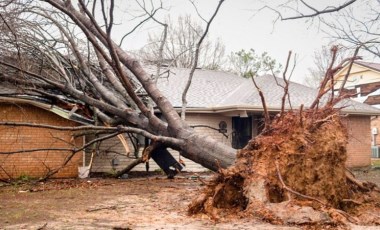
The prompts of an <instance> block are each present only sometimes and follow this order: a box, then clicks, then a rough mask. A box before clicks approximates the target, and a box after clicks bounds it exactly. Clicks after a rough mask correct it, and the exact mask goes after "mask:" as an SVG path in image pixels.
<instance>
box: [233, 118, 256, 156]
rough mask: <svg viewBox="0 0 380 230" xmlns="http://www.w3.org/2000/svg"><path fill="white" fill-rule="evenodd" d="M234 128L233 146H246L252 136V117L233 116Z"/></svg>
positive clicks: (238, 147) (239, 147) (237, 147)
mask: <svg viewBox="0 0 380 230" xmlns="http://www.w3.org/2000/svg"><path fill="white" fill-rule="evenodd" d="M232 130H233V132H232V148H235V149H241V148H244V146H246V145H247V143H248V141H249V140H251V138H252V118H251V117H232Z"/></svg>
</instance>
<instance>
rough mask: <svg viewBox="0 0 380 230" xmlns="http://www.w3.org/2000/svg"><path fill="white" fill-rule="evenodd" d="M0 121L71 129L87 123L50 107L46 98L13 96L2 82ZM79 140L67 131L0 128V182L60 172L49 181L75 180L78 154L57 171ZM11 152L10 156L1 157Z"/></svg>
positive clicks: (11, 88) (79, 163)
mask: <svg viewBox="0 0 380 230" xmlns="http://www.w3.org/2000/svg"><path fill="white" fill-rule="evenodd" d="M0 121H1V122H23V123H30V124H41V123H42V124H46V125H51V126H57V127H68V126H69V127H73V126H77V125H79V124H81V123H82V124H83V123H88V122H90V120H89V119H87V118H85V117H83V116H80V115H78V114H75V113H74V114H70V111H68V110H65V109H62V108H60V107H58V106H56V105H54V104H52V103H51V102H50V101H49V100H47V99H46V98H41V97H39V96H34V95H32V94H24V93H20V92H17V90H16V89H13V87H11V86H10V85H8V84H7V83H6V82H2V84H1V86H0ZM83 141H84V140H83V137H79V138H73V135H72V132H71V131H60V130H52V129H46V128H38V127H25V126H19V127H15V126H0V146H1V150H0V152H1V153H2V154H0V179H5V180H7V179H16V178H26V177H27V178H40V177H44V176H45V175H47V174H48V173H49V172H52V171H53V170H56V169H60V170H59V171H58V173H56V174H55V175H53V177H59V178H65V177H66V178H68V177H77V176H78V166H80V165H82V162H83V156H84V155H83V152H82V151H80V152H78V153H77V154H75V155H74V157H73V158H72V159H71V160H70V161H69V162H68V164H67V165H66V166H64V167H63V168H61V166H62V164H63V162H64V161H65V160H66V159H67V158H68V157H69V156H70V155H71V151H70V149H73V148H74V147H80V146H82V145H83ZM10 152H14V153H13V154H4V153H10Z"/></svg>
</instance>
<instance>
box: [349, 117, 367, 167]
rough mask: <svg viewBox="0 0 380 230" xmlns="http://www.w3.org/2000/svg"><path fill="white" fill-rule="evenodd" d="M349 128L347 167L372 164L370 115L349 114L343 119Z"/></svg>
mask: <svg viewBox="0 0 380 230" xmlns="http://www.w3.org/2000/svg"><path fill="white" fill-rule="evenodd" d="M343 122H344V123H345V125H346V127H347V129H348V135H349V137H348V145H347V154H348V157H347V167H350V168H356V167H368V166H370V165H371V120H370V117H369V116H348V117H347V118H345V119H344V120H343Z"/></svg>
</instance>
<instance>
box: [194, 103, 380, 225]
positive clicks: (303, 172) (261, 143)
mask: <svg viewBox="0 0 380 230" xmlns="http://www.w3.org/2000/svg"><path fill="white" fill-rule="evenodd" d="M347 139H348V135H347V130H346V128H345V126H344V125H343V124H342V122H341V119H340V115H339V111H335V110H333V109H323V110H322V109H320V110H309V111H307V110H306V111H289V112H287V113H284V114H282V115H281V116H278V117H276V118H274V119H273V121H272V122H271V125H270V128H269V129H267V130H266V131H264V132H263V133H262V134H261V135H259V136H257V137H256V138H254V139H252V140H251V141H250V142H249V143H248V145H247V146H246V147H245V148H244V149H242V150H240V151H239V152H238V154H237V160H236V162H235V165H233V166H231V167H229V168H228V169H221V170H220V171H219V174H218V175H217V177H216V178H214V180H213V181H212V182H210V184H209V185H208V186H207V187H206V188H205V190H204V191H203V193H202V194H201V196H199V197H198V199H196V200H194V201H193V202H192V203H191V204H190V206H189V213H190V214H196V213H205V214H207V215H208V216H210V217H211V218H212V219H214V220H224V219H226V218H227V219H229V218H236V217H239V218H242V217H257V218H259V219H262V220H265V221H268V222H271V223H275V224H295V225H308V226H310V225H313V226H320V225H326V226H338V225H339V226H343V227H344V226H348V225H347V224H348V223H354V224H364V225H378V224H380V218H379V217H378V216H376V212H378V211H379V207H380V205H379V204H380V203H379V201H380V199H379V189H378V188H377V187H376V186H375V185H374V184H371V183H369V182H361V181H358V180H356V179H355V177H354V176H353V175H352V174H351V173H350V172H349V171H348V170H347V169H346V167H345V162H346V159H347V149H346V146H347Z"/></svg>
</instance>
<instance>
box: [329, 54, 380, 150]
mask: <svg viewBox="0 0 380 230" xmlns="http://www.w3.org/2000/svg"><path fill="white" fill-rule="evenodd" d="M347 70H348V64H347V65H346V66H344V68H343V69H341V70H340V71H339V72H338V73H337V74H336V75H335V76H334V78H335V79H336V81H337V87H336V88H339V87H340V85H341V83H342V81H343V80H344V78H345V76H346V73H347ZM344 92H345V93H349V94H352V97H351V98H352V99H353V100H355V101H358V102H361V103H365V104H368V105H371V106H373V107H375V108H379V109H380V63H372V62H364V61H355V62H354V63H353V65H352V68H351V71H350V74H349V75H348V78H347V82H346V84H345V91H344ZM371 128H372V129H371V130H372V131H371V132H372V145H374V146H379V145H380V118H378V117H377V116H373V117H372V118H371ZM379 152H380V151H379V150H378V148H377V152H376V153H375V154H374V155H377V156H378V157H380V153H379Z"/></svg>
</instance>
